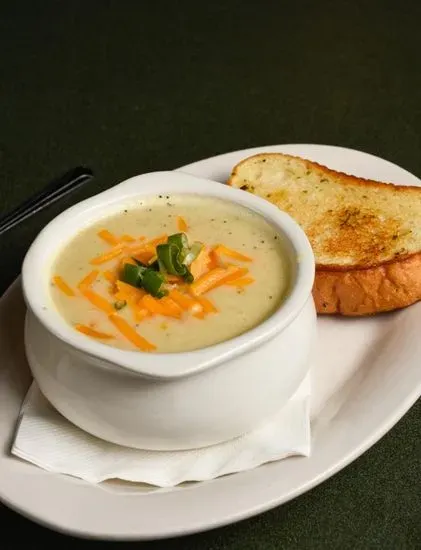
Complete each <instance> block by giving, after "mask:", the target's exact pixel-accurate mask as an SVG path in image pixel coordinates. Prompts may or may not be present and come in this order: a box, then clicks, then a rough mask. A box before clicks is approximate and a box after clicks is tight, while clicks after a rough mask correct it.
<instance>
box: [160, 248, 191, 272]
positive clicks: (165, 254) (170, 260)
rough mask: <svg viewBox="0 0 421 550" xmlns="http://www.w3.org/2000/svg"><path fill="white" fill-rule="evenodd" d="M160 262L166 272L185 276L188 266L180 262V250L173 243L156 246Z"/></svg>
mask: <svg viewBox="0 0 421 550" xmlns="http://www.w3.org/2000/svg"><path fill="white" fill-rule="evenodd" d="M156 253H157V255H158V262H159V265H160V267H161V268H162V269H163V271H165V272H166V273H170V274H171V275H180V276H183V275H184V274H185V273H186V267H185V266H184V265H183V264H182V263H181V262H180V250H179V248H178V247H177V246H176V245H175V244H173V243H167V244H159V245H158V246H157V247H156Z"/></svg>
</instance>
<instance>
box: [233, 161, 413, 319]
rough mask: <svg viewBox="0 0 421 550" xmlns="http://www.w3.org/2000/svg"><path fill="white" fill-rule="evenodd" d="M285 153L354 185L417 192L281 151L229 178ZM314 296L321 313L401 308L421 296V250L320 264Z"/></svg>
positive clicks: (355, 313)
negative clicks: (372, 261) (371, 261)
mask: <svg viewBox="0 0 421 550" xmlns="http://www.w3.org/2000/svg"><path fill="white" fill-rule="evenodd" d="M270 156H275V157H276V156H283V157H289V158H292V159H298V160H300V161H302V162H304V163H305V165H306V166H308V168H309V169H311V170H315V169H316V170H319V171H320V172H321V173H323V174H328V175H334V176H338V175H340V176H341V182H343V183H345V184H347V183H349V184H352V185H361V186H367V185H368V186H373V187H377V188H385V187H388V186H390V185H393V187H394V189H395V190H398V191H402V192H405V193H408V192H409V193H412V192H414V193H417V197H418V198H419V197H420V195H421V188H420V187H417V186H406V185H395V184H392V183H384V182H377V181H373V180H368V179H364V178H358V177H356V176H351V175H349V174H345V173H343V172H338V171H336V170H332V169H330V168H327V167H326V166H323V165H320V164H318V163H316V162H313V161H309V160H307V159H303V158H301V157H295V156H292V155H284V154H279V153H267V154H258V155H254V156H252V157H248V158H247V159H244V160H243V161H241V162H240V163H238V164H237V165H236V166H235V167H234V168H233V171H232V173H231V176H230V178H229V179H228V182H227V183H228V185H233V181H234V179H235V178H236V177H237V176H238V170H239V169H240V167H241V165H242V163H243V162H250V160H252V159H255V160H257V161H259V160H261V159H264V158H267V157H270ZM313 298H314V301H315V305H316V310H317V313H319V314H322V315H324V314H330V315H332V314H339V315H344V316H364V315H374V314H376V313H381V312H386V311H393V310H396V309H401V308H404V307H407V306H410V305H411V304H414V303H415V302H417V301H419V300H421V252H418V253H415V254H411V255H406V256H399V258H398V259H393V260H391V261H387V262H382V263H379V264H377V265H370V266H360V265H355V266H352V268H351V269H350V268H347V267H346V266H338V265H328V266H325V265H316V276H315V281H314V286H313Z"/></svg>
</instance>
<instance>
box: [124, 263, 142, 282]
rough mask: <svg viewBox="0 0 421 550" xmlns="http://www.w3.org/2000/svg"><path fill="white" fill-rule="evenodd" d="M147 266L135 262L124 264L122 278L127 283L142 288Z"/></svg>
mask: <svg viewBox="0 0 421 550" xmlns="http://www.w3.org/2000/svg"><path fill="white" fill-rule="evenodd" d="M145 269H146V268H145V267H143V266H140V265H133V264H124V268H123V274H122V278H121V280H122V281H124V282H125V283H127V284H129V285H132V286H135V287H137V288H140V287H141V286H142V275H143V272H144V271H145Z"/></svg>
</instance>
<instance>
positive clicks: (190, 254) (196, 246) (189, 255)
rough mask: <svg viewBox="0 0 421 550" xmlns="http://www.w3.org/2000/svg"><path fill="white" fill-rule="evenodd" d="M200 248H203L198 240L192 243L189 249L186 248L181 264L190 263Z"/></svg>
mask: <svg viewBox="0 0 421 550" xmlns="http://www.w3.org/2000/svg"><path fill="white" fill-rule="evenodd" d="M202 248H203V245H202V243H199V242H195V243H193V244H192V245H191V247H190V249H188V250H187V253H186V254H185V256H184V258H183V264H184V265H190V264H191V263H192V262H193V261H194V260H195V259H196V258H197V257H198V256H199V254H200V251H201V250H202Z"/></svg>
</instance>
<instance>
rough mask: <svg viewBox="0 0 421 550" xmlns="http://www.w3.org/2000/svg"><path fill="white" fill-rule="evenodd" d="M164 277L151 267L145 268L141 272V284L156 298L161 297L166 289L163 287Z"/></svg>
mask: <svg viewBox="0 0 421 550" xmlns="http://www.w3.org/2000/svg"><path fill="white" fill-rule="evenodd" d="M163 284H164V278H163V276H162V275H161V274H160V273H158V272H157V271H153V270H152V269H146V270H145V271H144V272H143V277H142V286H143V288H144V289H145V290H146V292H148V293H149V294H151V295H152V296H155V297H156V298H162V297H163V296H165V295H166V294H168V291H167V290H165V289H164V288H163Z"/></svg>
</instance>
